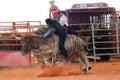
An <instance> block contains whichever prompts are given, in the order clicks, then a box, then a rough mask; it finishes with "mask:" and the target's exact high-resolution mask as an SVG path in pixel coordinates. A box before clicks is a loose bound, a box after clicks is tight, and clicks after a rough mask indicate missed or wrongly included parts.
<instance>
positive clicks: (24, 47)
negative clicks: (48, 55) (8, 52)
mask: <svg viewBox="0 0 120 80" xmlns="http://www.w3.org/2000/svg"><path fill="white" fill-rule="evenodd" d="M31 40H32V38H31V36H28V35H26V36H24V37H22V38H21V52H22V55H26V54H27V53H28V52H30V50H31V47H32V45H31V44H32V42H31Z"/></svg>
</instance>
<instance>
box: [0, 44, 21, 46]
mask: <svg viewBox="0 0 120 80" xmlns="http://www.w3.org/2000/svg"><path fill="white" fill-rule="evenodd" d="M0 46H21V45H20V44H0Z"/></svg>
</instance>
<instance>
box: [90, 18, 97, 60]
mask: <svg viewBox="0 0 120 80" xmlns="http://www.w3.org/2000/svg"><path fill="white" fill-rule="evenodd" d="M92 21H93V16H91V17H90V25H91V30H92V43H93V55H94V62H96V52H95V39H94V38H95V36H94V23H92Z"/></svg>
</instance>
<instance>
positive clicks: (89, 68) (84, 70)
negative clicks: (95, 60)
mask: <svg viewBox="0 0 120 80" xmlns="http://www.w3.org/2000/svg"><path fill="white" fill-rule="evenodd" d="M91 69H92V67H91V66H90V67H88V70H91ZM82 71H83V72H84V73H87V69H86V68H85V69H83V70H82Z"/></svg>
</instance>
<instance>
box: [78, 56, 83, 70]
mask: <svg viewBox="0 0 120 80" xmlns="http://www.w3.org/2000/svg"><path fill="white" fill-rule="evenodd" d="M78 60H79V63H80V70H81V69H82V65H83V62H82V60H81V58H80V57H79V58H78Z"/></svg>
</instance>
